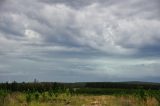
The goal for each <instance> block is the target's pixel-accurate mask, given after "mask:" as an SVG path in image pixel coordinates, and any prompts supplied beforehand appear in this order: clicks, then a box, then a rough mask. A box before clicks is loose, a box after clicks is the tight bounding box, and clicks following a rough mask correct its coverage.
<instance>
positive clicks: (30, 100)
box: [0, 83, 160, 106]
mask: <svg viewBox="0 0 160 106" xmlns="http://www.w3.org/2000/svg"><path fill="white" fill-rule="evenodd" d="M94 84H95V83H94ZM94 84H93V85H94ZM62 85H63V86H62ZM64 85H65V86H64ZM82 85H83V86H82ZM82 85H81V86H79V87H78V86H77V85H74V86H73V84H69V85H66V84H61V85H58V84H57V83H54V84H49V83H47V84H44V83H26V84H23V86H22V85H21V83H10V84H8V83H6V84H1V86H0V87H1V89H0V106H160V90H159V89H157V88H158V86H156V87H155V86H152V88H153V89H150V88H149V89H144V86H140V87H135V88H136V89H130V88H129V89H127V87H128V85H127V86H126V85H125V87H124V85H123V84H122V85H123V86H122V85H121V84H119V85H118V84H113V85H114V86H113V85H112V86H110V87H108V86H107V87H106V86H105V87H100V85H99V88H98V87H93V86H92V87H86V86H84V84H82ZM117 85H118V86H117ZM94 86H95V85H94ZM115 86H116V87H115ZM132 86H133V85H132ZM122 87H123V88H122ZM133 88H134V87H133Z"/></svg>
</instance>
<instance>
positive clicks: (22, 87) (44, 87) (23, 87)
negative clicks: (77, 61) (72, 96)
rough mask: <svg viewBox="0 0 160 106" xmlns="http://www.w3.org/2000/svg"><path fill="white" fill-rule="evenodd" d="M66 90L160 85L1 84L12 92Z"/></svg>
mask: <svg viewBox="0 0 160 106" xmlns="http://www.w3.org/2000/svg"><path fill="white" fill-rule="evenodd" d="M66 88H70V89H72V88H74V89H76V88H77V89H78V88H114V89H146V90H149V89H150V90H160V83H142V82H80V83H58V82H33V83H25V82H23V83H17V82H15V81H14V82H12V83H8V82H6V83H0V89H6V90H10V91H28V90H30V91H39V92H41V91H42V92H43V91H48V90H54V89H66Z"/></svg>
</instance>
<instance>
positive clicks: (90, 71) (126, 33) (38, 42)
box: [0, 0, 160, 81]
mask: <svg viewBox="0 0 160 106" xmlns="http://www.w3.org/2000/svg"><path fill="white" fill-rule="evenodd" d="M159 12H160V9H159V0H152V1H150V0H134V1H133V0H119V1H117V0H107V1H106V0H87V1H82V0H76V1H74V0H67V1H66V0H45V1H44V0H27V1H22V0H14V1H13V0H3V1H0V14H1V15H0V58H1V59H0V60H1V61H0V70H1V71H0V76H1V77H0V80H2V81H5V80H14V79H15V80H16V79H17V76H19V77H18V79H17V80H32V79H33V78H34V77H37V78H39V79H40V80H46V81H52V80H53V81H54V80H57V81H83V80H84V81H96V80H97V81H116V80H120V79H121V80H146V81H157V78H158V77H159V76H158V75H160V74H158V73H159V69H160V67H159V64H160V61H159V53H160V49H159V48H160V43H159V42H160V30H159V28H160V18H159ZM2 60H3V61H2ZM122 61H123V62H122ZM121 62H122V63H123V64H122V63H121ZM128 63H130V64H128ZM137 63H138V64H137ZM138 72H139V74H137V73H138ZM24 73H25V74H24ZM33 73H35V74H33ZM32 74H33V75H32ZM24 76H25V77H24ZM52 76H53V77H54V78H53V77H52ZM81 76H86V79H81ZM88 76H91V77H88ZM126 76H129V77H126ZM131 76H132V77H131ZM133 76H134V77H133ZM7 77H8V78H7ZM23 78H24V79H23ZM67 79H68V80H67Z"/></svg>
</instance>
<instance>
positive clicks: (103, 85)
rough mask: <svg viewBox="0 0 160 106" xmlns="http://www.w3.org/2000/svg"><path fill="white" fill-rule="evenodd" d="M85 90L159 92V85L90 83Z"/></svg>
mask: <svg viewBox="0 0 160 106" xmlns="http://www.w3.org/2000/svg"><path fill="white" fill-rule="evenodd" d="M85 87H86V88H120V89H121V88H122V89H146V90H148V89H152V90H160V84H159V83H142V82H141V83H140V82H130V83H129V82H97V83H96V82H90V83H86V85H85Z"/></svg>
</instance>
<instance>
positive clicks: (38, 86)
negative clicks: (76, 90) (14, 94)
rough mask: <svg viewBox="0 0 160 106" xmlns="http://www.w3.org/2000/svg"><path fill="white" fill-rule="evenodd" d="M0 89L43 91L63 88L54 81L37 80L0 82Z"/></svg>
mask: <svg viewBox="0 0 160 106" xmlns="http://www.w3.org/2000/svg"><path fill="white" fill-rule="evenodd" d="M0 89H5V90H10V91H38V92H44V91H48V90H56V89H65V87H64V85H63V84H61V83H56V82H39V83H38V82H37V83H25V82H23V83H17V82H15V81H14V82H12V83H0Z"/></svg>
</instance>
